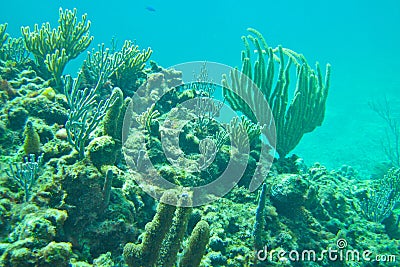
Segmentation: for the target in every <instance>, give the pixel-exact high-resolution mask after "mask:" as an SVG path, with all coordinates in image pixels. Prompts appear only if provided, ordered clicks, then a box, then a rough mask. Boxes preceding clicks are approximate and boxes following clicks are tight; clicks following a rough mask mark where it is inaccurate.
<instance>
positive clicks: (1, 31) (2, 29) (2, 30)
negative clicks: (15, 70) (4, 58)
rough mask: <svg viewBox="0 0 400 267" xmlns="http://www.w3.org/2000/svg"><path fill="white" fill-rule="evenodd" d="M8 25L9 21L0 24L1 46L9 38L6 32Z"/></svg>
mask: <svg viewBox="0 0 400 267" xmlns="http://www.w3.org/2000/svg"><path fill="white" fill-rule="evenodd" d="M7 25H8V24H7V23H4V24H0V48H1V47H2V46H3V44H4V43H5V41H6V40H7V38H8V34H7V33H6V29H7Z"/></svg>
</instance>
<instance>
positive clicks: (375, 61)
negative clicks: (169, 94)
mask: <svg viewBox="0 0 400 267" xmlns="http://www.w3.org/2000/svg"><path fill="white" fill-rule="evenodd" d="M59 7H63V8H69V9H72V8H74V7H76V8H77V9H78V11H79V12H80V13H88V14H89V20H91V21H92V26H91V29H90V31H91V33H92V35H94V36H95V39H94V41H93V42H92V44H91V47H96V46H97V44H100V43H105V44H110V40H111V38H112V37H115V38H116V39H117V40H120V45H122V42H123V40H125V39H129V40H134V41H135V40H136V42H137V44H138V45H139V46H140V47H151V48H152V49H153V51H154V53H153V55H152V59H153V60H155V61H156V62H158V63H159V64H160V65H162V66H164V67H169V66H172V65H175V64H179V63H183V62H188V61H199V60H200V61H210V62H219V63H222V64H226V65H229V66H232V67H237V66H240V53H239V51H241V50H242V49H243V48H242V47H243V46H242V41H241V39H240V36H242V35H246V29H247V28H248V27H252V28H255V29H257V30H258V31H260V32H261V33H263V34H264V37H265V38H266V40H267V42H268V43H269V44H270V45H271V46H276V45H279V44H280V45H283V46H285V47H289V48H291V49H293V50H295V51H298V52H300V53H303V54H304V55H305V56H306V58H307V59H308V62H309V64H310V65H313V64H314V63H315V62H316V61H319V62H320V63H321V65H325V64H326V63H330V64H331V65H332V77H331V88H330V92H329V98H328V100H327V103H328V104H327V110H326V118H325V121H324V123H323V125H322V126H321V127H319V128H318V129H316V130H315V131H314V132H312V133H309V134H306V135H305V136H304V138H303V139H302V141H301V142H300V144H299V146H298V147H297V148H296V150H295V151H294V153H296V154H298V155H300V156H301V157H303V158H304V159H305V161H306V162H307V163H309V164H311V163H314V162H317V161H318V162H321V163H323V164H325V165H326V166H328V167H330V168H338V167H340V166H342V165H343V164H347V165H351V166H353V167H354V168H356V169H358V170H359V172H365V174H366V172H368V171H370V170H371V168H372V167H373V166H374V163H375V162H377V161H378V162H380V161H385V160H386V159H385V155H384V153H383V150H382V148H381V140H382V136H384V132H385V127H383V125H382V123H383V121H382V120H381V118H379V117H378V116H377V115H376V113H374V112H373V111H372V110H371V109H370V108H369V106H368V102H370V101H372V100H379V101H381V100H382V99H383V98H384V97H385V96H386V97H387V98H388V99H389V101H390V103H391V105H392V106H393V107H392V109H393V116H395V117H396V118H399V116H400V110H399V109H400V108H399V107H400V105H399V97H400V94H399V93H398V90H399V89H400V75H398V71H399V69H400V54H399V53H398V48H399V47H400V34H399V33H400V32H399V28H398V25H399V23H400V3H399V2H398V1H396V0H383V1H362V0H353V1H345V0H337V1H317V0H314V1H312V0H309V1H305V0H303V1H269V0H267V1H246V2H226V1H211V0H205V1H196V2H190V1H161V0H159V1H121V0H115V1H111V2H110V1H105V0H100V1H96V2H95V3H93V2H92V1H5V2H4V3H3V4H2V9H3V10H4V11H5V12H3V14H2V15H1V22H3V23H4V22H8V24H9V25H8V32H9V33H10V35H11V36H19V35H20V27H21V26H31V27H33V25H34V24H35V23H37V24H39V25H40V24H41V23H43V22H50V23H51V25H56V23H57V19H58V9H59ZM84 54H85V53H83V54H82V55H81V56H80V58H78V59H75V60H73V61H72V62H71V63H70V64H69V65H68V66H67V70H66V71H65V72H66V73H71V74H74V73H75V72H76V69H77V68H78V67H79V65H80V62H81V61H82V60H83V58H84V57H85V55H84Z"/></svg>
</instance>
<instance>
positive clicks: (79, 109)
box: [63, 71, 117, 159]
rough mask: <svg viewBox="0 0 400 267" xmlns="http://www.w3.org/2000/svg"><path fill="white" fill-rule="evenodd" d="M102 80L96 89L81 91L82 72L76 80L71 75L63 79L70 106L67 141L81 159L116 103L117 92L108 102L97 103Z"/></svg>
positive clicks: (66, 126)
mask: <svg viewBox="0 0 400 267" xmlns="http://www.w3.org/2000/svg"><path fill="white" fill-rule="evenodd" d="M102 75H103V74H102ZM102 80H103V79H101V78H100V79H99V82H98V83H97V85H96V87H94V88H85V89H81V88H80V84H81V81H82V72H81V71H80V72H79V73H78V77H77V78H75V79H73V78H72V77H71V76H70V75H66V76H65V77H63V83H64V86H65V89H64V91H65V95H66V97H67V102H68V106H69V111H68V120H67V122H66V124H65V129H66V130H67V140H68V142H69V143H70V144H71V145H72V146H73V147H74V148H75V149H76V150H77V151H78V153H79V159H83V158H84V157H85V147H86V145H87V141H88V140H89V137H90V134H91V133H92V132H93V131H94V130H95V129H96V128H97V126H98V125H99V124H100V122H101V121H102V119H103V118H104V116H105V115H106V112H107V110H108V107H109V106H110V105H113V103H114V101H116V97H115V96H116V95H117V91H113V93H112V94H111V96H110V97H109V98H107V99H106V100H101V101H97V93H96V92H97V89H98V88H99V87H101V86H102V83H101V81H102Z"/></svg>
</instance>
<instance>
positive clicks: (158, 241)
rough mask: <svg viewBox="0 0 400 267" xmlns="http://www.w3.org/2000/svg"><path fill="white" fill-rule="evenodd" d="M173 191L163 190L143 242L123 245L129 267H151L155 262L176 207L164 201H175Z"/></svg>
mask: <svg viewBox="0 0 400 267" xmlns="http://www.w3.org/2000/svg"><path fill="white" fill-rule="evenodd" d="M177 202H178V199H177V197H176V195H175V193H173V192H168V191H167V192H165V193H164V194H163V196H162V197H161V199H160V204H159V205H158V207H157V213H156V215H155V216H154V218H153V220H152V221H151V222H149V223H148V224H147V225H146V232H145V234H144V236H143V242H142V243H141V244H139V245H137V244H133V243H128V244H126V245H125V247H124V253H123V254H124V259H125V262H126V263H127V264H128V266H129V267H135V266H143V267H153V266H154V265H155V263H156V262H157V255H158V254H159V252H160V249H161V245H162V242H163V240H164V238H165V236H166V234H167V233H168V231H169V230H170V227H171V225H172V219H173V217H174V212H175V209H176V207H175V206H172V205H169V204H165V203H177Z"/></svg>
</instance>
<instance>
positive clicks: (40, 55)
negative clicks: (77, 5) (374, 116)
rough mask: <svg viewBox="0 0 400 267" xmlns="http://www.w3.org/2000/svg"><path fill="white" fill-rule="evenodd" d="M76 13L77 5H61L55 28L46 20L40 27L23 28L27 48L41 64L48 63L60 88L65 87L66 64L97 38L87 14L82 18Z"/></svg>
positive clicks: (46, 64)
mask: <svg viewBox="0 0 400 267" xmlns="http://www.w3.org/2000/svg"><path fill="white" fill-rule="evenodd" d="M76 13H77V10H76V9H74V10H73V11H71V10H68V9H66V10H63V9H62V8H60V15H59V19H58V24H59V25H58V27H57V28H56V29H52V28H51V27H50V24H49V23H45V24H42V26H41V28H40V29H39V26H38V25H37V24H35V28H34V30H33V31H31V30H30V28H29V27H22V28H21V32H22V36H23V38H24V41H25V45H26V48H27V49H28V50H29V51H30V52H32V54H33V55H34V56H35V59H36V61H37V64H39V66H43V65H45V66H46V67H47V69H48V71H49V72H50V73H51V74H52V76H53V78H54V80H55V82H56V85H57V86H58V88H61V85H62V81H61V75H62V73H63V71H64V68H65V66H66V64H67V63H68V62H69V61H70V60H72V59H74V58H76V57H77V56H78V55H79V54H81V53H82V52H83V51H84V50H86V48H87V47H88V46H89V45H90V43H91V42H92V40H93V36H90V33H89V28H90V21H88V20H87V15H86V14H84V15H82V21H80V22H78V21H77V15H76Z"/></svg>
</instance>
